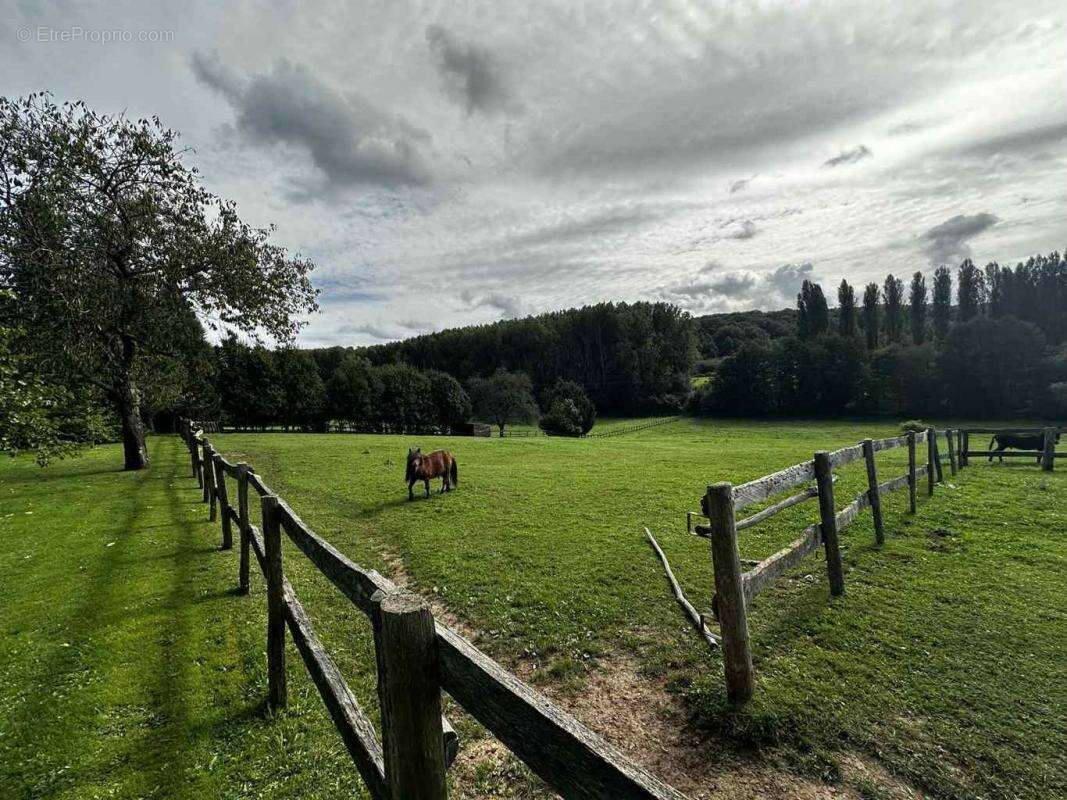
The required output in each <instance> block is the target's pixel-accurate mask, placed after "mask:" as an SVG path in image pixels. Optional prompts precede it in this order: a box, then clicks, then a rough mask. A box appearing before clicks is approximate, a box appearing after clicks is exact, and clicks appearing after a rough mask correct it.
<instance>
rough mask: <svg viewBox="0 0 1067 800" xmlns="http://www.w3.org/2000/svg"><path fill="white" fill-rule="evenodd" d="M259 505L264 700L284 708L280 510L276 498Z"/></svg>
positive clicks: (283, 610)
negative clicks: (263, 559)
mask: <svg viewBox="0 0 1067 800" xmlns="http://www.w3.org/2000/svg"><path fill="white" fill-rule="evenodd" d="M260 502H261V504H262V509H263V549H264V550H265V551H266V559H267V570H266V572H267V703H268V704H269V705H270V707H271V708H272V709H279V708H285V705H286V701H287V691H286V684H285V577H284V572H283V571H282V533H281V520H280V516H281V511H280V509H279V506H278V498H277V497H276V496H275V495H272V494H268V495H264V496H263V497H262V498H260Z"/></svg>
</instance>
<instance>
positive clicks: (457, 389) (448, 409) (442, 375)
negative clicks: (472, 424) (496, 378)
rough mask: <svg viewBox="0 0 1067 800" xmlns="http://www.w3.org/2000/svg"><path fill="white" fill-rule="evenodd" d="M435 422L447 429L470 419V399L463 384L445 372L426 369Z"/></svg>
mask: <svg viewBox="0 0 1067 800" xmlns="http://www.w3.org/2000/svg"><path fill="white" fill-rule="evenodd" d="M426 377H427V378H429V380H430V396H431V399H432V401H433V405H434V416H435V417H436V418H437V422H438V423H440V424H441V425H442V426H444V427H445V428H448V429H449V430H452V429H454V428H455V427H456V426H458V425H461V424H462V423H464V422H466V421H467V420H469V419H470V416H471V399H470V397H469V396H468V395H467V392H466V390H464V388H463V385H462V384H461V383H460V382H459V381H457V380H456V379H455V378H453V377H452V376H451V375H449V374H448V373H447V372H441V371H440V370H436V369H431V370H427V371H426Z"/></svg>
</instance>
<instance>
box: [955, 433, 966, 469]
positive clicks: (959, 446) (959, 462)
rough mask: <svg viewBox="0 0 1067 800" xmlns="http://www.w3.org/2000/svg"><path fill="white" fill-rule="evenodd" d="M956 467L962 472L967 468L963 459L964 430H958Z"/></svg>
mask: <svg viewBox="0 0 1067 800" xmlns="http://www.w3.org/2000/svg"><path fill="white" fill-rule="evenodd" d="M956 465H957V466H958V467H959V468H960V469H961V470H962V469H963V468H964V467H966V466H967V462H966V461H965V460H964V458H963V430H962V429H960V428H956Z"/></svg>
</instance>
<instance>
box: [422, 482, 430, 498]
mask: <svg viewBox="0 0 1067 800" xmlns="http://www.w3.org/2000/svg"><path fill="white" fill-rule="evenodd" d="M422 482H423V483H424V484H426V497H427V499H428V498H429V497H430V479H429V478H423V479H422Z"/></svg>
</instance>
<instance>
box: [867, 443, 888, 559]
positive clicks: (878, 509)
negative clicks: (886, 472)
mask: <svg viewBox="0 0 1067 800" xmlns="http://www.w3.org/2000/svg"><path fill="white" fill-rule="evenodd" d="M863 460H864V461H866V462H867V499H868V500H869V501H870V503H871V514H872V515H873V516H874V541H875V542H877V543H878V544H883V543H885V525H884V523H883V522H882V493H881V492H880V491H878V468H877V467H876V466H875V463H874V442H873V441H871V440H870V439H864V440H863Z"/></svg>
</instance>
